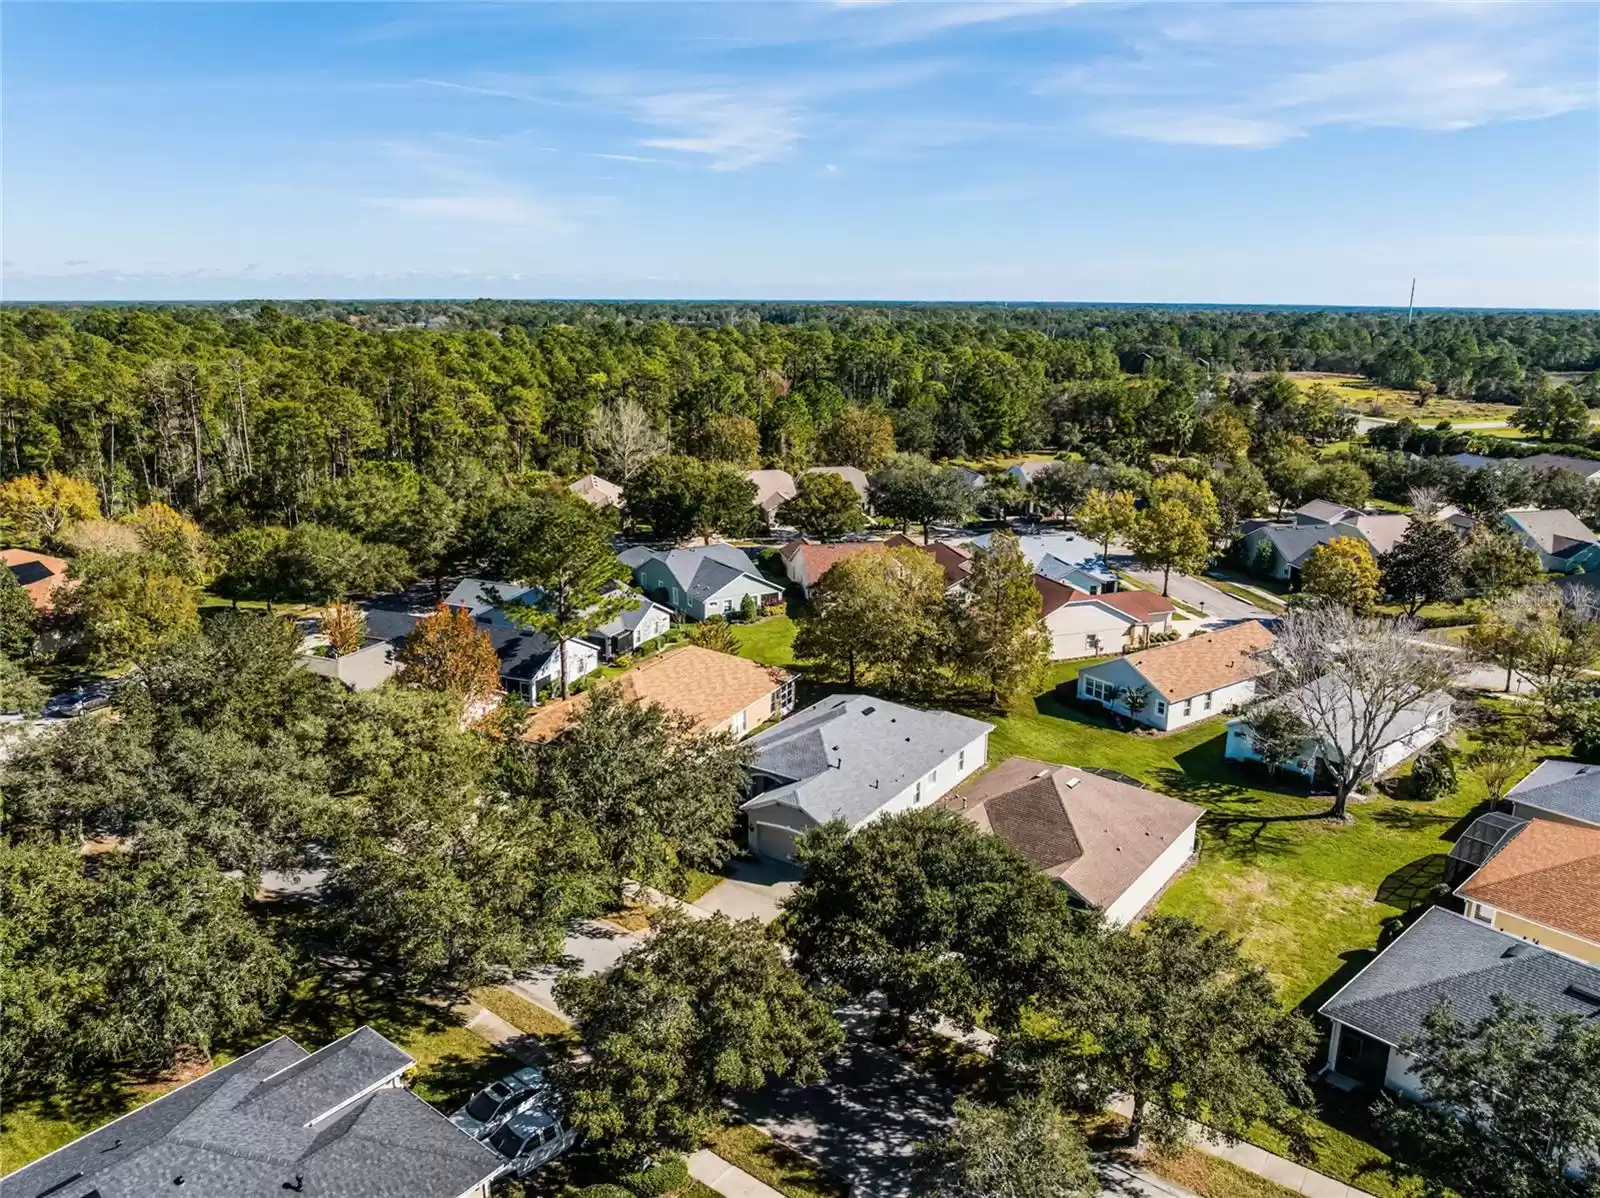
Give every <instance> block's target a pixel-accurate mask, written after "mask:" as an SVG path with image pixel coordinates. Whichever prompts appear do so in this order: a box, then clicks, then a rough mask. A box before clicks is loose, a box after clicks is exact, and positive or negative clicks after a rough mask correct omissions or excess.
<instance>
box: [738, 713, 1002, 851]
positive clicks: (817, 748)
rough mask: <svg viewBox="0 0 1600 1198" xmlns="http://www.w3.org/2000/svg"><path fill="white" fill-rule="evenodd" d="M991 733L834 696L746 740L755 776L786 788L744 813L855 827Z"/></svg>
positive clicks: (973, 723) (963, 720)
mask: <svg viewBox="0 0 1600 1198" xmlns="http://www.w3.org/2000/svg"><path fill="white" fill-rule="evenodd" d="M989 728H990V725H988V724H985V723H983V722H982V721H980V720H973V719H968V718H967V717H966V716H963V715H955V714H954V713H952V712H948V711H929V710H925V709H923V708H918V707H906V706H903V705H902V704H899V703H889V702H886V701H884V700H883V699H877V698H874V697H873V696H871V695H848V694H847V695H834V696H832V697H830V698H827V699H824V700H822V702H820V703H815V704H813V705H812V706H810V707H808V708H806V709H805V710H804V711H799V712H796V713H795V714H794V715H792V716H790V717H789V718H788V719H786V720H783V721H782V722H781V723H779V724H777V725H775V726H774V727H772V728H769V729H767V730H766V731H765V732H763V733H761V734H760V735H759V736H757V737H755V738H753V739H752V740H751V742H750V743H751V745H752V746H753V747H754V749H755V763H754V766H753V768H754V769H755V770H756V771H757V772H759V773H762V774H766V775H769V776H771V777H772V778H774V779H776V780H779V781H781V782H782V783H783V785H780V786H779V787H777V788H776V789H774V790H769V791H767V792H766V793H764V794H760V795H757V796H756V797H755V798H753V799H751V800H750V801H749V802H748V803H746V804H745V806H746V807H747V808H749V807H754V806H765V805H767V804H769V803H774V802H776V803H784V804H787V805H789V806H793V807H798V808H799V809H800V810H801V811H804V812H805V813H806V814H807V815H809V816H810V817H811V818H812V819H814V820H816V821H817V822H818V823H826V822H827V821H828V820H830V819H842V820H844V821H845V822H846V823H848V824H850V825H851V826H852V827H853V826H855V825H856V824H858V823H860V822H861V821H862V820H864V819H866V818H867V817H869V816H871V815H872V814H874V813H875V812H876V811H877V810H878V809H879V808H880V807H882V806H883V805H884V804H885V803H887V802H888V801H889V800H890V799H893V798H894V797H895V796H896V795H898V794H899V793H900V792H901V791H903V790H905V789H907V788H908V787H910V786H911V785H912V784H913V783H914V782H915V781H916V780H917V779H918V778H922V777H925V776H926V775H927V774H929V773H930V772H932V771H933V769H934V768H935V767H937V766H938V765H940V764H942V763H943V762H944V761H946V760H947V759H949V758H950V757H953V756H955V754H956V752H957V751H958V750H960V749H962V748H964V747H965V746H967V745H969V744H971V743H972V742H973V741H974V740H976V739H977V738H978V737H979V735H981V734H982V733H984V732H986V731H988V729H989ZM968 764H969V765H972V764H974V763H971V762H969V763H968ZM952 781H953V779H952Z"/></svg>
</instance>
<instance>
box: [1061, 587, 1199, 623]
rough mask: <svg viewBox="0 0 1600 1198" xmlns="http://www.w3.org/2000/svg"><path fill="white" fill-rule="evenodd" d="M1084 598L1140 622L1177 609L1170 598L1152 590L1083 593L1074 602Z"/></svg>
mask: <svg viewBox="0 0 1600 1198" xmlns="http://www.w3.org/2000/svg"><path fill="white" fill-rule="evenodd" d="M1085 600H1088V601H1092V602H1095V603H1104V604H1105V605H1106V606H1107V607H1114V608H1116V609H1117V610H1118V611H1120V612H1121V613H1122V614H1123V615H1125V616H1132V617H1133V618H1134V619H1135V620H1138V621H1139V622H1140V623H1147V622H1148V621H1150V620H1151V619H1153V618H1154V617H1156V616H1162V615H1166V614H1167V613H1168V612H1173V611H1177V610H1178V609H1177V608H1176V607H1174V606H1173V604H1172V600H1170V599H1165V598H1163V597H1162V596H1160V595H1158V594H1156V593H1155V592H1154V591H1113V592H1112V593H1111V594H1109V595H1083V596H1080V597H1079V598H1078V599H1076V600H1074V602H1077V603H1082V602H1084V601H1085Z"/></svg>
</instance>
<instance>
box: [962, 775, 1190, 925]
mask: <svg viewBox="0 0 1600 1198" xmlns="http://www.w3.org/2000/svg"><path fill="white" fill-rule="evenodd" d="M1069 784H1070V785H1069ZM939 804H940V806H942V807H945V808H946V809H948V810H951V811H956V812H959V813H961V814H963V815H965V816H966V817H967V818H968V819H970V820H972V821H973V823H975V824H977V825H978V827H980V828H982V829H983V830H984V831H986V832H990V833H992V834H994V835H995V836H998V837H1000V838H1001V839H1002V840H1004V841H1006V842H1007V843H1008V844H1010V845H1011V846H1012V847H1013V848H1015V849H1016V850H1017V851H1018V852H1019V853H1021V854H1022V855H1023V856H1024V857H1026V858H1027V859H1028V860H1029V861H1030V862H1032V863H1033V865H1035V866H1036V867H1038V868H1039V869H1041V870H1043V871H1044V872H1045V873H1048V874H1049V875H1051V876H1052V877H1055V878H1060V879H1061V881H1063V882H1065V883H1066V884H1067V885H1068V886H1070V887H1071V888H1072V889H1073V891H1074V892H1076V893H1077V894H1078V895H1080V896H1081V897H1082V898H1083V899H1084V900H1085V901H1086V902H1089V903H1092V904H1093V905H1095V906H1096V907H1105V906H1109V905H1110V904H1111V903H1113V902H1115V901H1116V900H1117V899H1118V898H1119V897H1121V895H1122V893H1123V892H1124V891H1126V890H1127V889H1128V887H1129V886H1131V885H1133V883H1134V882H1135V881H1137V880H1138V879H1139V878H1140V877H1141V876H1142V875H1143V874H1144V871H1145V870H1147V869H1148V868H1150V865H1151V863H1152V862H1154V861H1155V859H1156V858H1157V857H1159V856H1160V855H1161V854H1162V852H1163V851H1165V850H1166V848H1167V847H1168V846H1169V845H1171V844H1172V843H1173V841H1175V840H1177V839H1178V837H1180V836H1182V835H1183V833H1184V832H1185V831H1186V830H1187V829H1188V828H1189V827H1190V825H1192V824H1193V823H1194V822H1195V821H1196V820H1198V819H1199V818H1200V816H1201V815H1202V814H1203V811H1202V809H1201V808H1199V807H1196V806H1194V805H1193V804H1190V803H1185V802H1182V801H1181V800H1179V799H1174V798H1171V797H1170V796H1168V795H1164V794H1158V793H1156V792H1155V791H1151V790H1145V789H1143V788H1141V787H1138V786H1129V785H1128V784H1127V783H1125V782H1116V781H1113V780H1112V779H1110V778H1102V777H1100V776H1099V775H1097V774H1091V773H1088V772H1086V771H1084V770H1080V769H1078V768H1076V767H1074V766H1070V765H1051V764H1050V763H1048V762H1044V761H1035V760H1034V759H1032V758H1030V757H1010V758H1007V759H1006V760H1005V761H1003V762H1001V763H1000V764H999V765H997V766H995V768H994V769H992V770H990V771H989V772H988V773H986V774H984V775H983V776H982V777H980V778H977V779H975V780H974V781H972V782H969V783H967V784H966V785H965V786H962V787H960V788H959V789H958V790H956V791H955V792H953V793H951V794H948V795H946V796H945V797H944V798H942V799H940V800H939Z"/></svg>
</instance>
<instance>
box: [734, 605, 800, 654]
mask: <svg viewBox="0 0 1600 1198" xmlns="http://www.w3.org/2000/svg"><path fill="white" fill-rule="evenodd" d="M796 631H797V627H796V625H795V622H794V621H793V620H792V619H790V618H789V617H788V616H768V617H767V618H766V619H764V620H758V621H756V622H755V623H754V624H735V625H734V626H733V637H734V639H735V640H736V641H738V642H739V655H740V656H741V657H748V658H749V659H750V660H751V661H759V662H760V663H761V664H762V665H766V666H792V665H794V634H795V632H796Z"/></svg>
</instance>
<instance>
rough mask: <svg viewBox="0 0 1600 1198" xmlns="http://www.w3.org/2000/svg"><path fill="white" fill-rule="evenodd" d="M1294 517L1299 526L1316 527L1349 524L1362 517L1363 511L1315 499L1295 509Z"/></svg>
mask: <svg viewBox="0 0 1600 1198" xmlns="http://www.w3.org/2000/svg"><path fill="white" fill-rule="evenodd" d="M1292 515H1293V516H1294V522H1295V523H1296V524H1297V525H1302V526H1307V527H1315V526H1317V525H1326V524H1348V523H1349V522H1350V521H1351V520H1354V519H1355V518H1356V517H1357V516H1359V515H1361V511H1360V509H1359V508H1353V507H1345V506H1344V504H1342V503H1332V502H1330V501H1329V500H1326V499H1313V500H1311V501H1310V502H1309V503H1302V504H1301V505H1300V506H1299V507H1297V508H1295V509H1294V512H1293V513H1292Z"/></svg>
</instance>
